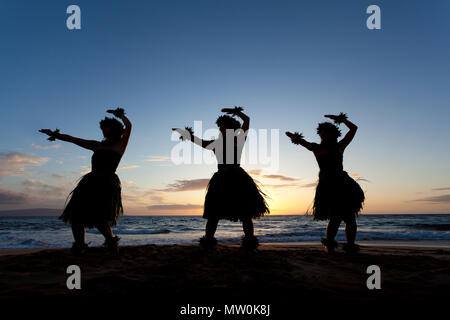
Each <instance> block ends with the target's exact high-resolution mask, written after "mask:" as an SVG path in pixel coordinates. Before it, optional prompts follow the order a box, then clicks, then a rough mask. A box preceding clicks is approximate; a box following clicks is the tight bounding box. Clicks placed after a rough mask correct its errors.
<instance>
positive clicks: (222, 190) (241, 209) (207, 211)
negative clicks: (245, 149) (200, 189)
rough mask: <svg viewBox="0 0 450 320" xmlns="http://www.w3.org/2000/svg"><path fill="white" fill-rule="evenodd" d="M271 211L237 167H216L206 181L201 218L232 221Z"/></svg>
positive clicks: (263, 196)
mask: <svg viewBox="0 0 450 320" xmlns="http://www.w3.org/2000/svg"><path fill="white" fill-rule="evenodd" d="M268 213H270V211H269V208H268V206H267V203H266V200H265V194H264V192H262V191H261V190H260V188H259V186H258V185H257V184H256V183H255V181H253V179H252V177H251V176H250V175H249V174H248V173H247V172H245V170H244V169H242V168H241V167H239V166H229V167H228V166H227V167H225V168H222V169H219V171H217V172H216V173H214V175H213V176H212V178H211V180H210V181H209V183H208V188H207V193H206V197H205V205H204V211H203V218H205V219H210V218H215V219H227V220H231V221H238V220H241V221H242V220H243V219H246V218H258V217H260V216H263V215H264V214H268Z"/></svg>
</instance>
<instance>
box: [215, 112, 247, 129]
mask: <svg viewBox="0 0 450 320" xmlns="http://www.w3.org/2000/svg"><path fill="white" fill-rule="evenodd" d="M242 110H244V109H242V107H235V108H223V109H222V110H221V111H222V112H226V113H227V114H232V115H236V116H238V117H239V118H241V119H242V121H243V122H242V130H244V132H245V133H247V130H248V129H249V128H250V117H249V116H247V115H246V114H245V113H244V112H242Z"/></svg>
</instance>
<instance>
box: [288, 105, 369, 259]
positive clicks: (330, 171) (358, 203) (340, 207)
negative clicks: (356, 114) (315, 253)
mask: <svg viewBox="0 0 450 320" xmlns="http://www.w3.org/2000/svg"><path fill="white" fill-rule="evenodd" d="M325 117H327V118H330V119H332V120H334V122H335V123H336V124H340V123H344V124H345V125H346V126H347V127H348V128H349V132H348V133H347V134H346V135H345V137H344V138H343V139H342V140H340V141H338V138H339V137H340V136H341V131H340V130H339V127H338V126H337V125H335V124H333V123H331V122H322V123H319V126H318V127H317V134H318V135H319V136H320V139H321V143H320V144H317V143H311V142H308V141H306V140H305V139H303V135H302V134H300V133H291V132H286V135H287V136H288V137H289V138H291V141H292V142H293V143H294V144H299V145H301V146H303V147H305V148H306V149H308V150H310V151H312V152H313V153H314V155H315V157H316V160H317V163H318V164H319V168H320V172H319V183H318V185H317V188H316V196H315V198H314V207H313V215H314V219H315V220H329V222H328V226H327V236H326V238H324V239H322V244H324V245H325V246H326V247H327V249H328V251H329V252H333V251H334V249H335V248H336V247H337V242H336V241H335V240H334V238H335V236H336V234H337V231H338V229H339V225H340V224H341V222H342V221H344V222H345V233H346V237H347V244H346V245H345V246H344V250H345V251H347V252H357V251H358V250H359V246H358V245H356V244H355V239H356V230H357V225H356V216H357V215H358V213H359V211H360V210H361V209H362V206H363V202H364V192H363V190H362V189H361V187H360V186H359V184H358V183H357V182H356V181H355V180H353V179H352V178H351V177H350V176H349V175H348V174H347V172H345V171H344V169H343V155H344V150H345V148H346V147H347V146H348V145H349V144H350V142H351V141H352V139H353V137H354V136H355V133H356V130H357V128H358V127H357V126H356V125H354V124H353V123H351V122H350V121H349V120H348V119H347V116H346V115H345V114H344V113H340V114H339V115H337V116H335V115H325Z"/></svg>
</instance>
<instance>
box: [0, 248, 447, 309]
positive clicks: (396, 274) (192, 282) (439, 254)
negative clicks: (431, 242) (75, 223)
mask: <svg viewBox="0 0 450 320" xmlns="http://www.w3.org/2000/svg"><path fill="white" fill-rule="evenodd" d="M449 254H450V248H438V247H430V246H400V245H394V244H391V245H389V244H379V245H375V244H370V245H368V244H366V245H362V247H361V252H360V253H359V254H354V255H348V254H346V253H345V252H343V251H342V250H339V249H338V250H337V252H336V253H335V254H328V253H326V252H325V251H324V249H323V248H322V247H321V246H320V245H318V244H292V243H288V244H262V245H261V246H260V247H259V248H258V250H257V251H255V252H249V251H246V250H244V249H241V248H240V247H239V246H238V245H218V246H217V248H216V249H215V250H213V251H205V250H203V249H201V248H200V247H199V246H197V245H181V244H180V245H142V246H122V247H121V248H120V255H119V256H118V257H116V256H114V255H111V254H109V253H108V252H106V251H105V249H104V248H100V247H94V248H90V249H89V251H88V252H87V253H86V254H84V255H82V256H73V255H71V254H70V250H69V249H44V250H42V249H24V250H5V251H3V252H1V254H0V301H2V302H11V303H14V302H26V301H42V302H50V301H61V302H64V303H72V302H74V301H85V302H89V301H90V302H92V301H99V300H103V299H104V300H106V301H111V300H112V301H116V300H117V301H122V302H121V305H122V306H125V305H126V303H127V302H129V303H137V301H143V300H144V301H145V303H146V304H147V306H148V307H150V308H156V309H158V308H160V309H162V308H163V306H164V308H165V309H164V310H166V311H165V312H167V314H168V318H171V316H173V317H176V316H178V315H179V314H178V313H179V310H180V308H181V307H182V306H183V305H187V304H190V306H192V305H208V304H211V305H220V304H224V303H235V304H248V303H251V304H270V305H272V312H274V314H276V313H277V312H278V313H279V314H280V313H287V314H291V313H292V312H294V310H297V309H296V308H297V306H299V304H300V305H302V307H303V308H307V307H310V306H312V304H317V303H320V304H323V305H327V304H328V303H329V304H337V305H373V304H377V305H382V304H391V305H394V304H395V305H413V306H414V304H415V303H417V305H422V306H423V305H427V304H429V303H432V302H436V301H438V300H440V298H442V300H444V299H446V297H448V292H449V289H450V255H449ZM69 265H78V266H79V267H80V270H81V289H80V290H76V289H74V290H69V289H68V288H67V285H66V280H67V277H68V276H69V274H67V273H66V269H67V267H68V266H69ZM370 265H377V266H379V267H380V270H381V289H380V290H376V289H374V290H369V289H368V288H367V285H366V281H367V278H368V277H369V276H370V275H369V274H367V273H366V270H367V267H368V266H370ZM141 306H142V304H141Z"/></svg>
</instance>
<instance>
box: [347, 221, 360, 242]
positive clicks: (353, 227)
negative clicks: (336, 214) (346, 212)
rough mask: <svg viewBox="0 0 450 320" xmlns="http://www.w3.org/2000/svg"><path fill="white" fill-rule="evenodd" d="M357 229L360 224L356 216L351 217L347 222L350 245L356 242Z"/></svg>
mask: <svg viewBox="0 0 450 320" xmlns="http://www.w3.org/2000/svg"><path fill="white" fill-rule="evenodd" d="M357 229H358V226H357V224H356V219H355V217H353V218H352V219H349V220H347V221H346V222H345V235H346V237H347V243H348V244H349V245H354V244H355V239H356V232H357Z"/></svg>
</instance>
